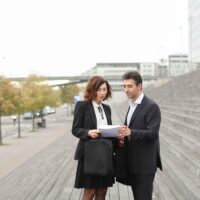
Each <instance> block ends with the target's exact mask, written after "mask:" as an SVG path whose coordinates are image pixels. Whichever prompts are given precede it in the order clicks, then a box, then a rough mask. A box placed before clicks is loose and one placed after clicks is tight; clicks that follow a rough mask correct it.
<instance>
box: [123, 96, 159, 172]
mask: <svg viewBox="0 0 200 200" xmlns="http://www.w3.org/2000/svg"><path fill="white" fill-rule="evenodd" d="M160 122H161V114H160V109H159V107H158V105H157V104H156V103H155V102H154V101H152V100H151V99H149V98H147V97H146V96H144V98H143V100H142V102H141V104H138V105H137V107H136V109H135V111H134V113H133V116H132V118H131V120H130V124H129V128H130V129H131V137H130V140H128V141H127V146H128V164H129V170H130V173H131V174H135V175H137V174H138V175H139V174H143V175H144V174H154V173H155V172H156V169H157V167H159V168H160V169H161V170H162V163H161V158H160V144H159V128H160ZM126 123H127V122H126V120H125V124H126Z"/></svg>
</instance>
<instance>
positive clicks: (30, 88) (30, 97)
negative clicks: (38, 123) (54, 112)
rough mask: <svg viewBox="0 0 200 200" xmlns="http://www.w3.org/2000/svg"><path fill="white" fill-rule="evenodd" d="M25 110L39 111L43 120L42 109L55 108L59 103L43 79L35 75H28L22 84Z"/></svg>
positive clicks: (55, 94)
mask: <svg viewBox="0 0 200 200" xmlns="http://www.w3.org/2000/svg"><path fill="white" fill-rule="evenodd" d="M22 87H23V90H24V98H25V102H26V106H25V107H26V110H27V111H31V112H32V113H35V112H38V111H40V113H41V117H42V118H43V114H42V109H43V108H44V107H45V106H47V105H49V106H56V105H57V102H58V101H59V99H58V95H57V93H56V92H55V91H54V90H53V89H52V88H51V87H50V86H49V85H48V84H46V83H45V78H44V77H41V76H37V75H30V76H29V77H27V78H26V79H25V80H24V82H23V84H22ZM32 124H33V131H34V130H35V117H34V115H33V123H32Z"/></svg>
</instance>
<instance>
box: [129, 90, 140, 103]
mask: <svg viewBox="0 0 200 200" xmlns="http://www.w3.org/2000/svg"><path fill="white" fill-rule="evenodd" d="M143 98H144V93H143V92H142V93H141V94H140V96H139V97H138V98H137V99H136V100H135V101H132V100H129V105H130V106H135V105H137V104H141V102H142V99H143Z"/></svg>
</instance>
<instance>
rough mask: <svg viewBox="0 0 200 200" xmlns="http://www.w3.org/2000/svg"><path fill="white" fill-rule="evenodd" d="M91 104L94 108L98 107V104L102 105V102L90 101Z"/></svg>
mask: <svg viewBox="0 0 200 200" xmlns="http://www.w3.org/2000/svg"><path fill="white" fill-rule="evenodd" d="M92 104H93V106H94V107H95V108H98V107H99V106H100V107H102V103H100V104H97V103H96V102H95V101H92Z"/></svg>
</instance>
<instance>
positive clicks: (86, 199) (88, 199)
mask: <svg viewBox="0 0 200 200" xmlns="http://www.w3.org/2000/svg"><path fill="white" fill-rule="evenodd" d="M95 193H96V189H88V188H85V189H84V193H83V198H82V200H93V198H94V195H95Z"/></svg>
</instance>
